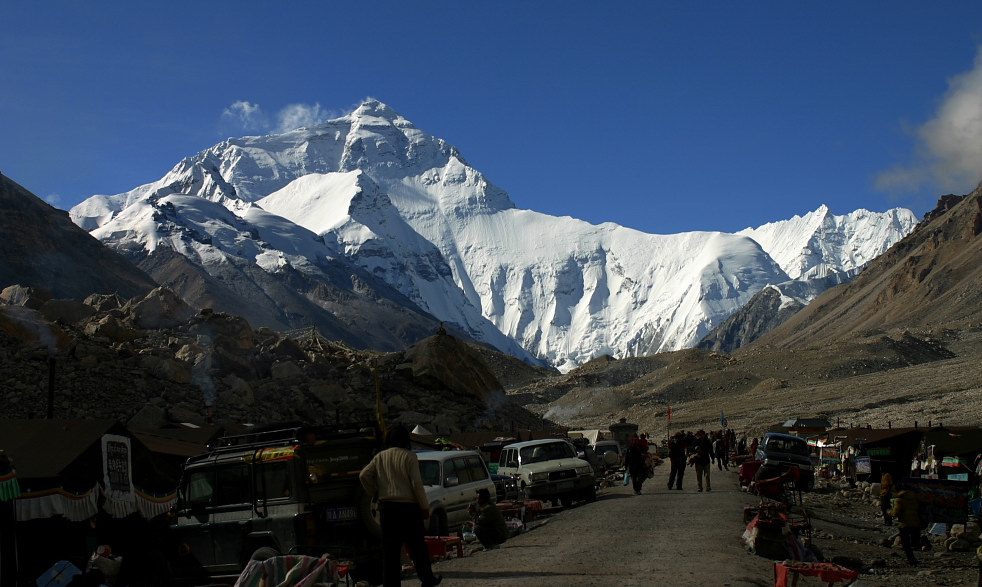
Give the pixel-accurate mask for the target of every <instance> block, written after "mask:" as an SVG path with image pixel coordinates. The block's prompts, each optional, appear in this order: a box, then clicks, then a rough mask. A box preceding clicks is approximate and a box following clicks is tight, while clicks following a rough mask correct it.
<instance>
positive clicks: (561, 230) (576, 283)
mask: <svg viewBox="0 0 982 587" xmlns="http://www.w3.org/2000/svg"><path fill="white" fill-rule="evenodd" d="M165 193H166V194H182V195H184V196H194V197H197V198H199V199H201V198H203V199H205V200H208V201H210V202H212V203H214V204H217V205H220V207H215V208H214V209H213V210H212V212H210V214H212V215H215V216H218V215H222V214H225V212H223V211H222V209H224V210H227V211H228V214H230V215H231V216H234V217H235V219H238V220H234V219H233V218H231V217H229V216H226V221H225V223H226V224H229V223H231V224H235V222H242V223H251V222H253V220H251V219H250V215H252V216H257V215H259V212H258V211H257V210H264V211H266V212H267V213H269V215H275V217H276V218H278V219H279V221H282V222H287V221H289V222H292V223H294V224H295V225H298V226H299V227H303V229H306V232H304V233H303V234H306V236H305V237H303V238H304V239H306V241H305V244H304V248H303V250H300V249H301V248H302V247H300V245H294V246H293V247H292V248H291V246H288V245H286V244H282V243H279V244H274V243H273V241H271V240H269V239H267V238H266V237H265V234H266V232H264V231H263V230H259V236H260V240H262V241H263V242H265V243H267V244H268V245H269V248H263V249H262V250H260V249H251V248H250V249H248V250H242V254H241V255H240V256H239V257H238V258H242V259H247V260H250V261H249V262H251V263H254V264H256V265H257V266H259V267H262V268H263V269H264V270H266V271H275V270H276V269H275V267H276V266H277V265H278V264H279V263H287V264H289V265H291V266H294V265H298V266H299V265H303V261H302V259H309V255H315V256H316V255H320V254H323V255H325V256H326V257H331V255H337V256H338V257H343V258H344V259H345V260H346V261H348V262H351V263H354V264H355V265H357V266H358V267H360V268H361V269H362V270H364V271H365V272H367V273H369V274H371V275H373V276H375V277H377V278H378V279H379V280H381V281H384V282H385V283H387V284H389V285H390V286H392V287H393V288H395V289H397V290H398V291H399V292H401V293H402V294H404V295H405V296H407V297H408V298H409V299H411V300H412V301H413V302H415V303H416V304H418V306H419V307H420V308H422V309H424V310H426V311H427V312H429V313H431V314H432V315H434V316H436V317H438V318H439V319H441V320H445V321H447V322H449V323H452V324H453V325H455V326H456V327H457V328H459V329H461V330H462V331H464V332H466V333H468V334H469V335H471V336H473V337H474V338H476V339H478V340H483V341H486V342H489V343H491V344H493V345H495V346H497V347H498V348H501V349H502V350H506V351H512V352H514V349H513V348H510V347H514V346H515V343H516V342H517V343H518V345H520V346H521V347H522V348H523V349H525V350H526V351H527V352H528V353H531V354H532V355H534V356H536V357H539V358H541V359H544V360H547V361H549V362H550V363H552V364H553V365H556V366H558V367H560V368H571V367H573V366H575V365H577V364H580V363H582V362H584V361H586V360H589V359H590V358H593V357H595V356H597V355H600V354H605V353H607V354H613V355H615V356H626V355H639V354H647V353H651V352H655V351H661V350H674V349H679V348H684V347H687V346H691V345H693V344H695V343H696V342H697V341H698V340H699V339H701V338H702V337H703V336H704V335H705V334H706V333H707V332H708V331H709V330H710V329H711V328H712V327H714V326H715V325H716V324H717V323H719V322H720V321H721V320H722V319H724V318H725V317H727V316H729V315H730V314H731V313H733V312H734V311H735V310H737V309H738V308H739V307H741V306H742V305H743V304H744V303H745V302H746V301H748V300H749V299H750V297H751V296H753V294H755V293H756V292H758V291H759V290H761V289H762V288H763V287H765V286H766V285H767V284H771V283H781V282H784V281H787V280H788V278H789V277H788V274H787V273H786V272H785V271H784V270H782V269H781V267H780V266H779V263H778V262H775V260H774V259H772V257H771V255H768V253H767V252H765V249H766V248H767V245H765V246H764V248H763V249H762V248H761V245H759V244H758V241H756V240H754V239H752V238H749V237H748V236H744V235H734V234H726V233H715V232H713V233H710V232H691V233H683V234H677V235H651V234H645V233H641V232H639V231H636V230H631V229H628V228H624V227H621V226H618V225H615V224H609V223H608V224H602V225H591V224H588V223H586V222H583V221H580V220H576V219H573V218H569V217H554V216H548V215H545V214H540V213H537V212H533V211H530V210H520V209H518V208H516V207H515V205H514V204H513V203H512V202H511V200H510V199H509V198H508V195H507V194H506V193H505V192H504V191H502V190H501V189H499V188H497V187H495V186H494V185H492V184H491V183H490V182H489V181H488V180H487V179H486V178H485V177H484V176H483V175H482V174H481V173H480V172H479V171H477V170H476V169H474V168H473V167H471V166H470V165H469V164H468V163H467V162H466V161H465V160H464V159H463V157H462V156H461V155H460V154H459V153H458V152H457V150H456V149H455V148H453V147H452V146H450V145H449V144H447V143H446V142H445V141H443V140H442V139H438V138H436V137H433V136H431V135H429V134H427V133H425V132H423V131H421V130H419V129H417V128H416V127H415V126H413V124H412V123H411V122H409V121H408V120H406V119H405V118H403V117H402V116H400V115H399V114H397V113H396V112H394V111H393V110H392V109H391V108H389V107H388V106H386V105H385V104H382V103H381V102H378V101H376V100H368V101H365V102H364V103H362V104H361V105H360V106H359V107H358V108H357V109H355V110H354V111H353V112H351V113H350V114H348V115H346V116H343V117H340V118H337V119H334V120H330V121H327V122H325V123H323V124H320V125H317V126H314V127H311V128H302V129H297V130H295V131H291V132H287V133H283V134H277V135H268V136H260V137H244V138H239V139H228V140H226V141H224V142H222V143H220V144H218V145H215V146H214V147H212V148H210V149H208V150H206V151H203V152H201V153H199V154H198V155H195V156H193V157H189V158H187V159H185V160H184V161H182V162H180V163H179V164H178V165H177V166H175V167H174V169H173V170H171V172H169V173H168V174H167V175H166V176H165V177H164V178H162V179H161V180H159V181H157V182H153V183H151V184H146V185H143V186H140V187H137V188H135V189H134V190H132V191H130V192H127V193H125V194H119V195H115V196H94V197H92V198H90V199H88V200H86V201H85V202H83V203H81V204H79V205H78V206H76V207H75V208H73V209H72V212H71V214H72V218H73V219H74V220H75V222H76V223H77V224H79V225H80V226H82V227H85V228H86V229H88V230H91V231H93V234H95V235H96V236H98V237H99V238H102V239H103V240H105V241H106V242H109V243H111V244H113V246H116V247H117V248H120V247H123V246H124V244H123V241H121V240H119V239H118V238H114V237H113V236H112V235H118V234H119V233H120V232H121V231H122V232H126V233H127V234H131V235H132V238H130V239H129V240H128V242H130V243H131V244H129V245H125V246H133V245H132V243H139V244H140V246H143V247H145V248H146V247H150V246H157V245H151V243H158V244H159V243H160V242H161V240H160V239H157V238H156V237H154V236H153V230H151V229H149V228H148V229H140V228H139V227H147V226H149V225H148V224H147V223H152V222H154V221H155V220H154V219H153V216H152V215H151V217H149V219H148V218H147V216H146V214H137V213H135V212H134V213H132V214H130V213H129V210H130V208H132V207H134V206H136V207H137V210H139V207H140V206H145V204H143V202H146V201H148V199H151V198H153V197H155V195H157V196H159V195H160V194H165ZM168 197H171V196H168ZM176 203H177V202H175V204H176ZM180 203H181V204H182V206H181V207H178V208H175V209H176V210H178V213H179V214H192V210H195V212H193V214H197V207H195V206H191V201H190V200H188V199H183V200H181V202H180ZM158 205H159V200H158ZM180 210H185V211H186V212H180ZM264 218H265V219H266V220H264V221H265V222H268V221H269V220H268V217H264ZM199 220H200V221H199V222H198V225H199V226H200V225H201V222H205V219H204V218H200V219H199ZM245 226H246V224H242V225H241V227H240V229H239V230H240V234H241V232H242V231H243V230H244V231H245V232H248V230H247V229H246V228H245ZM768 226H770V225H768ZM764 228H766V227H761V229H759V230H763V229H764ZM257 230H258V229H257ZM789 230H790V229H789ZM857 230H862V229H861V228H860V229H857ZM206 232H207V231H206ZM233 232H234V231H233ZM774 232H775V233H778V232H781V231H779V230H775V231H774ZM818 232H819V231H817V230H812V233H811V234H812V235H815V234H818ZM209 234H210V233H209ZM761 234H763V233H761ZM227 236H228V237H229V238H231V241H228V242H230V243H232V246H233V247H236V246H239V245H238V243H239V241H237V240H236V238H235V237H234V235H232V233H228V234H227ZM901 236H902V235H901ZM316 237H321V238H322V239H323V243H322V244H321V245H318V247H319V246H322V247H323V251H326V252H324V253H321V252H317V251H311V250H308V249H309V247H310V246H311V245H310V242H308V241H312V239H315V238H316ZM205 238H210V239H211V244H212V245H214V244H215V238H216V237H215V236H214V235H211V236H205V235H204V234H203V233H202V231H201V230H195V231H191V232H186V233H184V234H183V236H182V237H181V238H180V239H179V241H180V242H174V241H173V239H171V240H170V243H169V245H168V246H170V247H172V248H174V250H177V251H179V252H181V253H182V254H183V255H185V256H188V255H191V256H194V255H195V254H198V255H199V256H200V253H195V251H198V250H199V247H196V246H190V248H189V247H188V246H187V244H186V243H188V242H189V240H188V239H190V241H194V242H198V243H201V242H204V241H203V240H202V239H205ZM761 238H762V239H763V240H766V239H764V238H763V237H761ZM782 238H784V237H782ZM786 238H788V239H789V240H790V237H786ZM816 238H817V237H816ZM897 238H899V237H897ZM220 240H222V242H227V239H225V238H223V239H220ZM776 242H777V241H775V243H776ZM808 242H811V241H808ZM281 244H282V248H281V246H280V245H281ZM777 244H780V243H777ZM789 246H796V247H797V249H795V251H794V253H795V254H796V255H797V254H799V253H800V252H801V250H802V249H803V246H804V245H802V244H800V243H794V244H792V245H789ZM814 246H815V248H816V249H819V250H823V251H824V249H822V248H821V246H820V244H815V245H814ZM220 248H223V250H226V249H227V248H228V246H227V245H222V246H221V247H220ZM320 250H321V249H318V251H320ZM235 251H236V252H237V253H238V252H239V249H238V248H236V249H235ZM274 251H275V252H274ZM775 254H777V253H776V252H775ZM854 256H855V255H854ZM837 259H838V257H835V258H832V257H829V259H828V262H834V261H836V260H837ZM274 261H275V262H274ZM202 262H204V263H206V264H207V263H208V262H209V261H208V260H207V259H202ZM311 263H312V264H314V265H317V263H315V262H313V261H311ZM321 265H323V263H321ZM519 354H521V351H519Z"/></svg>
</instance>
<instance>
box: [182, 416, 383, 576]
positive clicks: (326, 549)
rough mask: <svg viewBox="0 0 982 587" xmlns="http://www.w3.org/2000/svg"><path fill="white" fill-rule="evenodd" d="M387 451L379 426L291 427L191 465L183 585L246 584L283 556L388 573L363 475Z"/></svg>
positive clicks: (230, 443) (360, 572)
mask: <svg viewBox="0 0 982 587" xmlns="http://www.w3.org/2000/svg"><path fill="white" fill-rule="evenodd" d="M380 448H381V436H380V433H379V430H378V427H377V426H376V425H375V424H374V423H359V424H351V425H345V426H340V425H339V426H334V427H313V428H300V427H294V428H286V429H280V430H272V431H268V432H260V433H254V434H247V435H241V436H234V437H226V438H223V439H222V440H221V442H220V443H219V446H218V447H216V448H214V449H212V450H211V451H210V452H208V453H207V454H204V455H201V456H198V457H193V458H191V459H189V460H188V462H187V464H186V465H185V467H184V473H183V475H182V478H181V486H180V490H179V495H178V503H177V507H176V510H175V511H174V522H173V523H172V525H171V531H172V538H173V539H174V540H175V553H174V555H175V557H174V563H173V564H174V573H175V576H176V577H178V578H179V580H180V582H181V583H182V584H197V583H201V582H213V581H214V580H216V579H218V580H222V579H225V580H227V579H232V578H234V577H236V576H238V575H239V574H240V573H241V571H242V569H243V567H244V566H245V565H246V563H247V562H248V561H249V560H250V559H254V560H264V559H266V558H269V557H272V556H277V555H279V554H306V555H312V556H320V555H322V554H324V553H329V554H330V555H331V557H332V558H334V559H335V560H349V561H352V562H353V563H354V566H353V570H352V574H353V575H354V576H355V577H356V578H365V579H367V580H369V581H375V580H377V579H378V569H379V568H381V567H380V564H379V561H380V560H381V543H380V540H379V526H378V523H377V522H376V521H375V519H374V518H373V516H372V509H371V500H370V498H369V496H368V495H367V494H366V493H365V491H364V490H363V489H362V486H361V483H360V482H359V481H358V473H359V472H360V471H361V469H362V467H364V466H365V465H366V464H367V463H368V462H369V461H370V460H371V459H372V457H373V456H374V454H375V453H376V452H377V451H378V450H379V449H380Z"/></svg>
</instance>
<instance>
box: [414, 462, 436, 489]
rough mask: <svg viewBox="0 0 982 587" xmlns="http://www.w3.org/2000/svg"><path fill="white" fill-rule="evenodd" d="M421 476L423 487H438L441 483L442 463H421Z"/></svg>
mask: <svg viewBox="0 0 982 587" xmlns="http://www.w3.org/2000/svg"><path fill="white" fill-rule="evenodd" d="M419 476H420V477H422V478H423V485H437V486H439V485H440V484H441V483H440V463H439V462H438V461H420V462H419Z"/></svg>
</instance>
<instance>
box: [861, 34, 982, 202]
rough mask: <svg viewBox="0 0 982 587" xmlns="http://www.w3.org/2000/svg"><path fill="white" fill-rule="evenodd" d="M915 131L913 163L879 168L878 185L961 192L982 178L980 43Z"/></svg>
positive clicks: (903, 188) (981, 59) (981, 58)
mask: <svg viewBox="0 0 982 587" xmlns="http://www.w3.org/2000/svg"><path fill="white" fill-rule="evenodd" d="M914 134H915V137H916V138H917V148H916V150H915V152H914V155H913V157H912V161H911V163H910V164H908V165H898V166H895V167H892V168H890V169H887V170H885V171H883V172H881V173H880V174H879V175H878V176H877V178H876V187H877V188H878V189H881V190H885V191H914V190H917V189H919V188H924V187H938V188H941V189H943V190H948V191H955V192H958V193H964V192H967V191H969V190H971V189H972V188H973V187H975V185H976V184H977V183H978V182H979V179H982V48H980V49H979V52H978V54H977V55H976V57H975V64H974V66H973V68H972V69H971V70H970V71H967V72H965V73H962V74H960V75H957V76H955V77H953V78H952V79H950V80H949V81H948V91H947V92H946V93H945V95H944V99H943V100H942V102H941V105H940V106H939V107H938V110H937V112H936V113H935V114H934V117H933V118H931V119H930V120H928V121H927V122H925V123H924V124H923V125H921V126H920V127H918V128H917V129H916V130H915V131H914Z"/></svg>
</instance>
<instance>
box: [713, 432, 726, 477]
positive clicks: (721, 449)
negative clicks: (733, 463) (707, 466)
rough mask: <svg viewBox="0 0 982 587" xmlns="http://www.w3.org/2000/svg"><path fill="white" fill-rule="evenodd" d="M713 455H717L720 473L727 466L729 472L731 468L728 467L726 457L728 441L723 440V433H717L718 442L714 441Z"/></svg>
mask: <svg viewBox="0 0 982 587" xmlns="http://www.w3.org/2000/svg"><path fill="white" fill-rule="evenodd" d="M713 454H714V455H716V466H717V467H718V468H719V470H720V471H722V470H723V467H724V466H726V470H727V471H729V470H730V467H729V466H727V465H726V462H725V456H724V455H726V440H724V439H723V434H722V433H716V440H714V441H713Z"/></svg>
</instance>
